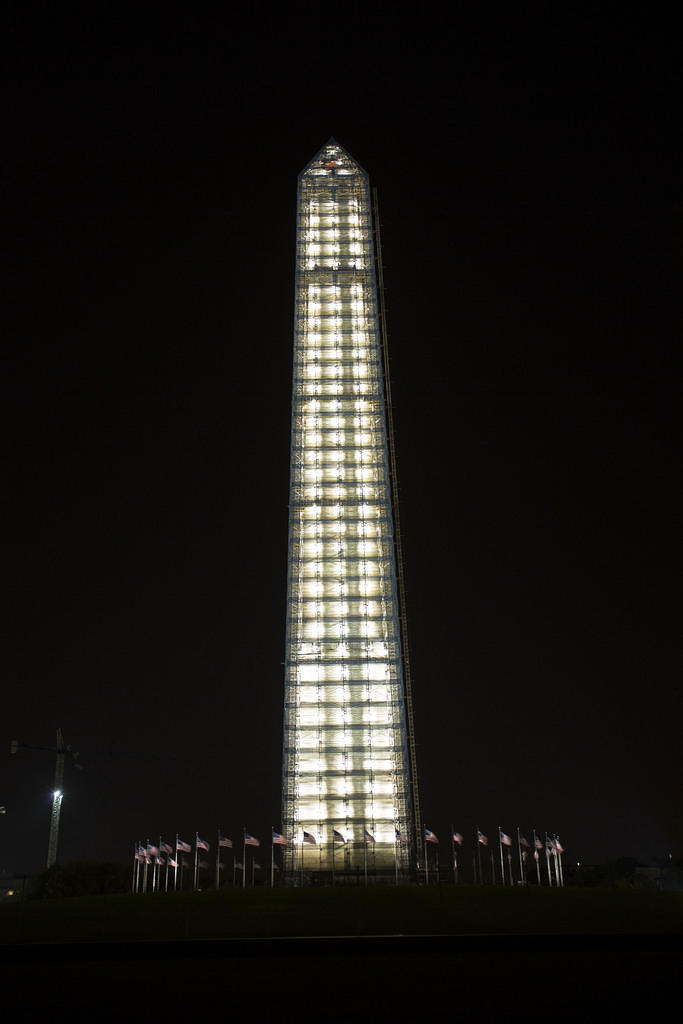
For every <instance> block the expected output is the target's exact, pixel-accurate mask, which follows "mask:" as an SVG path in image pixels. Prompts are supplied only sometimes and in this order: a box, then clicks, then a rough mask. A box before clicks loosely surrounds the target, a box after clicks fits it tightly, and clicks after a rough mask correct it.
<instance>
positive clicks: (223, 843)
mask: <svg viewBox="0 0 683 1024" xmlns="http://www.w3.org/2000/svg"><path fill="white" fill-rule="evenodd" d="M218 845H219V846H224V847H225V849H226V850H232V839H226V838H225V836H219V837H218Z"/></svg>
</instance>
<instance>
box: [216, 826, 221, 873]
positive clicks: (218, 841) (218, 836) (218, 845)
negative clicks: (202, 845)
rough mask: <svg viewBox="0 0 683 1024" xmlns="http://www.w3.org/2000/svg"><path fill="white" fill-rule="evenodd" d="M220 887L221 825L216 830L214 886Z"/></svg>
mask: <svg viewBox="0 0 683 1024" xmlns="http://www.w3.org/2000/svg"><path fill="white" fill-rule="evenodd" d="M220 887H221V827H220V825H219V826H218V831H217V832H216V888H217V889H220Z"/></svg>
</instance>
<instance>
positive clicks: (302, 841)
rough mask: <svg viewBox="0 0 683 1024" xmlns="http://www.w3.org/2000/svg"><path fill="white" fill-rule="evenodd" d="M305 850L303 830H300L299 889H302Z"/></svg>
mask: <svg viewBox="0 0 683 1024" xmlns="http://www.w3.org/2000/svg"><path fill="white" fill-rule="evenodd" d="M305 849H306V843H305V842H304V838H303V829H302V830H301V888H302V889H303V887H304V850H305Z"/></svg>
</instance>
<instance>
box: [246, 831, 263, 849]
mask: <svg viewBox="0 0 683 1024" xmlns="http://www.w3.org/2000/svg"><path fill="white" fill-rule="evenodd" d="M244 845H245V846H260V845H261V840H260V839H257V838H256V836H250V835H249V833H248V832H245V833H244Z"/></svg>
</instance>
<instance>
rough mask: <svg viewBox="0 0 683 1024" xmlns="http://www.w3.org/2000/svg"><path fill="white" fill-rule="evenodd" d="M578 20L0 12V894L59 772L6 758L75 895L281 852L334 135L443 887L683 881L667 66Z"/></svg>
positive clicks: (21, 775) (42, 795)
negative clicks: (299, 409) (320, 254)
mask: <svg viewBox="0 0 683 1024" xmlns="http://www.w3.org/2000/svg"><path fill="white" fill-rule="evenodd" d="M578 9H579V10H580V11H581V12H582V13H579V14H575V15H572V16H569V15H566V14H565V15H564V16H560V15H559V13H558V15H557V18H556V20H555V21H546V22H543V23H540V24H539V23H535V24H533V25H526V24H523V23H520V22H519V21H513V20H510V21H509V22H508V23H505V24H495V23H494V22H493V15H492V13H491V12H489V14H490V17H484V16H482V19H481V22H480V23H477V24H475V23H474V21H473V20H471V19H470V20H469V21H468V20H467V19H466V18H464V17H462V16H460V15H459V16H458V18H457V19H455V20H453V21H451V22H446V21H443V20H441V17H442V16H441V15H438V16H437V15H436V14H435V15H434V16H433V17H430V16H429V15H428V14H427V13H425V12H424V11H420V12H419V13H417V14H416V19H417V20H413V21H405V22H400V21H398V20H397V14H396V12H397V10H398V8H395V7H392V8H390V9H387V10H385V11H382V12H381V13H377V14H376V15H375V14H372V13H371V12H369V11H368V9H367V8H366V7H364V6H360V5H355V4H350V5H347V6H346V7H343V8H339V9H338V10H337V9H336V8H335V11H336V14H335V16H334V18H333V17H332V13H334V12H332V13H331V14H330V15H329V17H328V18H326V17H325V16H323V15H322V14H321V13H320V12H321V11H322V10H323V8H320V7H318V6H316V5H314V6H311V7H309V6H299V7H293V8H292V9H291V10H288V12H287V20H285V17H284V15H281V16H280V19H279V20H275V21H273V20H272V17H271V15H270V14H268V13H267V12H268V11H269V8H266V7H265V6H264V7H260V6H259V5H257V6H256V7H255V8H254V13H253V15H252V16H251V19H250V20H244V16H239V15H238V16H235V15H234V14H230V16H229V17H228V15H227V14H225V13H221V12H222V10H223V9H222V7H220V6H217V7H213V6H211V7H200V8H199V9H196V8H195V7H193V8H192V9H190V8H186V9H185V11H184V13H182V14H176V13H174V12H173V9H172V8H171V9H168V8H167V9H165V11H164V13H163V15H160V16H159V17H153V16H152V15H150V14H149V13H148V14H146V15H145V14H143V15H140V14H139V12H138V13H136V15H135V17H134V18H133V17H132V15H131V13H130V10H129V9H128V8H126V7H125V5H124V6H123V7H119V6H117V5H114V4H108V3H100V4H95V5H90V6H88V7H85V6H84V7H83V10H82V11H81V12H80V14H79V16H76V15H74V14H71V15H66V16H65V15H63V14H62V13H61V12H60V11H59V10H58V9H57V8H54V7H48V5H44V6H43V5H30V4H29V5H12V9H11V10H10V11H9V14H6V15H5V31H4V32H3V35H4V37H5V50H6V64H7V66H8V75H7V87H6V102H5V108H6V111H7V112H8V117H7V119H6V120H7V122H8V123H7V124H6V127H5V133H4V134H5V141H6V143H7V146H6V165H5V175H4V177H5V187H4V192H5V195H6V196H7V197H8V200H9V203H8V209H9V217H8V219H7V223H8V228H9V229H8V231H7V232H6V238H7V240H8V241H9V245H8V246H7V251H8V263H7V270H6V273H5V282H6V294H7V295H8V300H9V301H8V302H7V303H6V306H5V309H6V312H7V311H8V312H9V317H6V318H5V324H6V330H5V331H4V332H3V333H4V334H5V337H6V342H7V348H8V357H9V358H8V362H6V364H5V370H4V373H3V376H4V379H5V383H6V386H7V391H8V397H7V399H6V401H5V411H6V412H7V414H8V420H7V427H6V430H5V432H4V436H5V439H6V442H7V443H6V449H7V457H6V460H5V464H6V466H7V469H6V471H5V483H6V499H5V504H4V508H5V511H6V513H7V521H6V525H5V528H4V530H3V538H4V541H5V545H4V546H5V553H6V559H5V572H4V578H5V581H6V589H5V593H6V611H5V614H4V620H5V624H6V637H7V638H6V642H5V645H4V649H5V655H6V657H5V668H4V687H3V701H2V716H1V717H0V720H1V722H2V730H1V732H2V736H1V738H0V739H1V748H2V749H3V750H4V751H5V752H6V756H4V755H3V759H2V760H1V761H0V763H1V764H2V765H3V770H2V773H1V774H0V783H1V786H0V804H4V805H5V806H6V809H7V813H6V815H5V816H4V817H1V818H0V870H6V871H8V872H15V871H16V872H29V873H30V872H33V871H36V870H40V869H41V868H42V867H43V866H44V863H45V858H46V854H47V839H48V827H49V808H50V802H51V791H52V777H53V772H54V756H53V755H51V754H50V753H49V752H39V751H31V750H22V751H21V752H20V753H19V754H18V755H17V756H15V757H10V756H9V743H10V740H11V739H12V738H14V737H17V738H19V739H21V740H23V741H24V742H26V743H29V744H35V745H44V746H49V745H50V744H54V742H55V730H56V728H57V727H58V726H60V727H61V728H62V729H63V731H64V736H65V739H66V741H67V742H68V743H71V744H73V746H74V748H75V749H76V750H78V751H79V752H80V758H81V761H82V763H83V765H84V771H82V772H75V771H73V770H71V769H70V767H69V766H68V765H67V774H66V779H65V787H64V788H65V793H66V795H65V801H64V806H63V812H62V831H61V837H60V850H59V859H60V861H62V862H66V861H69V860H74V859H86V858H87V859H99V860H116V861H124V860H126V859H127V858H129V856H130V855H131V848H132V846H131V844H132V843H133V841H135V840H137V839H146V838H148V837H151V838H153V837H158V836H159V834H160V833H162V834H163V835H164V836H166V837H170V836H174V835H175V833H176V831H179V832H180V835H181V837H183V838H185V839H186V840H188V841H189V840H191V839H193V838H194V832H195V830H198V831H199V833H200V835H202V836H204V837H205V838H207V839H208V840H209V841H212V840H214V841H215V835H216V828H217V827H218V825H220V826H221V827H222V829H223V832H224V834H226V835H228V836H231V837H232V838H233V839H235V840H237V838H238V836H239V835H240V833H241V829H242V827H243V826H246V827H247V829H248V830H249V831H251V832H253V833H254V834H255V835H256V836H259V837H261V838H262V839H263V840H264V841H265V840H266V839H267V836H268V830H269V828H270V826H271V825H274V826H275V827H276V828H277V827H278V826H279V814H280V764H281V728H282V697H283V666H282V661H283V658H284V639H285V638H284V626H285V582H286V543H287V501H288V472H289V464H288V459H289V429H290V425H289V415H290V386H291V385H290V381H291V344H292V321H293V288H294V231H295V203H296V177H297V174H298V172H299V171H300V170H301V169H302V168H303V167H304V166H305V165H306V163H307V162H308V161H309V160H310V159H311V157H312V156H313V155H314V154H315V153H316V152H317V150H318V149H319V148H320V147H321V146H322V145H323V144H324V143H325V142H326V141H327V140H328V138H329V137H330V136H334V137H335V138H336V139H337V140H338V141H339V142H340V143H341V144H342V145H343V146H344V147H345V148H346V149H347V150H348V151H349V152H350V153H351V155H352V156H353V157H355V158H356V159H357V160H358V162H359V163H360V164H361V165H362V166H363V167H364V168H365V169H366V170H367V171H368V173H369V174H370V177H371V181H372V183H373V184H374V185H376V186H377V187H378V189H379V200H380V211H381V227H382V241H383V246H384V263H385V279H386V286H387V293H386V299H387V317H388V326H389V351H390V363H391V379H392V391H393V398H394V418H395V426H396V445H397V455H398V467H399V486H400V496H401V523H402V531H403V547H404V556H405V568H406V583H407V603H408V609H407V610H408V625H409V643H410V650H411V660H412V670H413V681H414V698H415V715H416V730H417V748H418V765H419V772H420V791H421V799H422V808H423V815H424V819H425V824H426V825H427V826H428V827H429V828H431V829H432V830H434V831H435V832H436V833H437V835H439V836H440V837H441V839H442V845H441V855H442V858H443V859H444V860H446V859H447V855H448V849H447V847H448V844H447V838H448V830H449V827H450V824H451V823H453V824H454V825H455V827H456V828H458V829H459V830H460V831H462V832H463V833H465V835H466V838H467V839H468V841H469V840H470V838H471V834H472V829H473V828H474V826H475V825H476V824H479V826H480V827H481V828H482V829H483V830H484V831H487V832H488V833H489V835H492V834H495V829H496V827H497V826H498V825H501V826H502V827H503V829H505V830H506V831H507V832H512V831H513V830H514V829H515V828H516V827H517V826H520V827H521V828H522V829H523V830H524V831H526V832H527V834H528V832H529V830H530V829H531V827H532V826H535V827H536V828H537V829H538V830H539V831H541V832H544V831H546V830H548V831H550V832H553V833H555V832H556V833H559V835H560V836H561V838H562V842H563V845H564V847H565V850H566V853H567V857H568V858H569V859H570V860H571V861H582V862H596V861H599V860H604V859H608V858H616V857H619V856H622V855H625V856H635V857H638V858H640V859H641V860H642V861H643V862H647V861H649V860H650V859H652V858H654V857H664V856H666V855H667V854H668V853H669V852H672V853H673V854H674V856H680V855H681V853H683V822H682V820H681V806H680V805H681V800H680V794H681V789H682V783H683V778H682V776H683V772H682V770H681V769H682V758H681V740H680V734H681V710H682V709H681V682H680V680H681V644H680V637H681V626H680V623H681V578H682V573H681V569H682V566H681V546H680V524H681V521H683V510H682V509H681V497H680V462H681V453H680V433H681V415H680V404H681V397H680V392H681V386H680V383H681V382H680V377H679V375H678V370H677V369H676V366H677V363H678V360H677V356H678V349H679V346H680V334H681V331H680V313H681V303H680V294H681V286H682V283H683V258H682V257H681V238H682V236H683V227H682V224H683V215H682V213H681V210H682V208H683V207H682V195H681V193H682V191H683V190H682V189H681V182H682V181H683V167H682V166H681V159H680V136H679V130H680V122H679V115H680V103H681V67H682V66H683V55H682V54H681V53H680V45H679V44H676V43H675V42H674V38H675V33H674V31H673V27H672V26H671V25H667V24H666V23H665V22H662V23H659V22H656V21H655V20H654V18H653V19H651V20H649V21H648V20H638V19H637V18H636V16H635V15H631V14H628V13H627V12H626V11H624V10H623V9H622V10H620V11H619V12H618V13H617V15H616V17H615V18H614V19H608V18H607V16H605V17H604V19H603V20H601V19H600V18H599V17H598V16H596V15H594V14H591V13H590V11H589V8H586V9H585V10H584V9H583V8H580V7H579V8H578ZM311 12H314V13H311ZM240 17H242V19H243V20H240ZM639 17H640V18H641V19H643V18H645V15H642V14H641V15H640V16H639ZM304 23H305V24H304ZM264 845H266V844H265V842H264ZM212 849H213V847H212ZM470 849H471V844H470ZM268 856H269V855H268V852H267V851H263V856H262V859H261V861H260V862H261V863H264V864H267V863H268Z"/></svg>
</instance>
